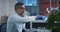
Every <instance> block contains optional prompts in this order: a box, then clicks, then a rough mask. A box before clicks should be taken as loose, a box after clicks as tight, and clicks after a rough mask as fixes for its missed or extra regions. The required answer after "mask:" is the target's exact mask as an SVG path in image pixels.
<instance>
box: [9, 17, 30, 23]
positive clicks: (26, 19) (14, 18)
mask: <svg viewBox="0 0 60 32" xmlns="http://www.w3.org/2000/svg"><path fill="white" fill-rule="evenodd" d="M10 19H11V21H10V22H13V23H14V22H15V23H21V22H29V20H28V18H26V17H19V16H18V17H16V16H12V17H10Z"/></svg>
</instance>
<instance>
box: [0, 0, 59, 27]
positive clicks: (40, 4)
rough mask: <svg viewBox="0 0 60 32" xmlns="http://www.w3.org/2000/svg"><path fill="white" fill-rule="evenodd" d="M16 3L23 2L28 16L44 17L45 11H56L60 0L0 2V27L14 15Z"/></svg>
mask: <svg viewBox="0 0 60 32" xmlns="http://www.w3.org/2000/svg"><path fill="white" fill-rule="evenodd" d="M17 2H23V3H24V5H25V10H26V11H28V12H29V13H30V16H36V15H44V12H45V11H46V10H48V11H52V10H54V9H55V10H58V8H59V6H60V0H0V27H1V25H2V24H4V23H6V19H7V17H8V16H9V15H11V14H14V13H15V11H14V5H15V4H16V3H17Z"/></svg>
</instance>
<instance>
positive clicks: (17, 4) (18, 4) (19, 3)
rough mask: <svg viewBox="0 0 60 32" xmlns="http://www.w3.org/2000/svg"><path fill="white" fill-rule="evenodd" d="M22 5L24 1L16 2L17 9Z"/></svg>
mask: <svg viewBox="0 0 60 32" xmlns="http://www.w3.org/2000/svg"><path fill="white" fill-rule="evenodd" d="M21 5H24V3H22V2H18V3H16V4H15V10H16V8H18V7H19V6H21Z"/></svg>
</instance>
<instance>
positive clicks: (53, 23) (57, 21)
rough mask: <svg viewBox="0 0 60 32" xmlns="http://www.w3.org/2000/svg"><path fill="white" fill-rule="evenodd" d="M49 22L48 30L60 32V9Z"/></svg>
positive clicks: (50, 17) (51, 15)
mask: <svg viewBox="0 0 60 32" xmlns="http://www.w3.org/2000/svg"><path fill="white" fill-rule="evenodd" d="M46 22H47V26H46V29H52V32H60V7H59V10H58V11H55V14H50V16H49V18H48V20H47V21H46Z"/></svg>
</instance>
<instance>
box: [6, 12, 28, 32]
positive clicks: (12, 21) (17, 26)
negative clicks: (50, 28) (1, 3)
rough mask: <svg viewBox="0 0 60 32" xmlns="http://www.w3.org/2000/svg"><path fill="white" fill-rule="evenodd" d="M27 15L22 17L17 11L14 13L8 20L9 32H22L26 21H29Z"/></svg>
mask: <svg viewBox="0 0 60 32" xmlns="http://www.w3.org/2000/svg"><path fill="white" fill-rule="evenodd" d="M26 17H27V16H24V17H21V16H19V15H18V14H17V13H15V14H12V15H11V16H9V17H8V20H7V32H22V29H23V28H25V22H29V20H28V17H27V18H26Z"/></svg>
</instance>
